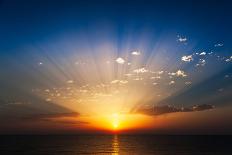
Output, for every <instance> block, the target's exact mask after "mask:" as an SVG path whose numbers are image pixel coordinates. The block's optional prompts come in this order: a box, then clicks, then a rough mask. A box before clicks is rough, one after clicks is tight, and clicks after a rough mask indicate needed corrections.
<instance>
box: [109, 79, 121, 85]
mask: <svg viewBox="0 0 232 155" xmlns="http://www.w3.org/2000/svg"><path fill="white" fill-rule="evenodd" d="M118 82H119V80H113V81H111V82H110V83H111V84H115V83H118Z"/></svg>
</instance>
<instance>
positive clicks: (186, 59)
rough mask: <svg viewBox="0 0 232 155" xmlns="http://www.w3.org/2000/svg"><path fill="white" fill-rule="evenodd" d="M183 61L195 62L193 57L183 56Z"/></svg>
mask: <svg viewBox="0 0 232 155" xmlns="http://www.w3.org/2000/svg"><path fill="white" fill-rule="evenodd" d="M181 60H182V61H185V62H190V61H193V57H192V55H187V56H182V58H181Z"/></svg>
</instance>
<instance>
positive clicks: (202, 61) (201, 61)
mask: <svg viewBox="0 0 232 155" xmlns="http://www.w3.org/2000/svg"><path fill="white" fill-rule="evenodd" d="M205 64H206V61H205V60H204V59H200V60H199V62H198V63H197V64H196V67H198V66H205Z"/></svg>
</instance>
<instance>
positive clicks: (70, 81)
mask: <svg viewBox="0 0 232 155" xmlns="http://www.w3.org/2000/svg"><path fill="white" fill-rule="evenodd" d="M66 82H67V83H69V84H71V83H74V81H73V80H68V81H66Z"/></svg>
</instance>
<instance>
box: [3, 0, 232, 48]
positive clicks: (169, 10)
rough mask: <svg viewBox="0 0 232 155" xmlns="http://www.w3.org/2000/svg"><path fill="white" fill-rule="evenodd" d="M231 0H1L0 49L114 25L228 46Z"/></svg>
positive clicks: (205, 43)
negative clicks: (171, 33)
mask: <svg viewBox="0 0 232 155" xmlns="http://www.w3.org/2000/svg"><path fill="white" fill-rule="evenodd" d="M231 6H232V5H231V3H230V2H229V1H165V0H164V1H163V0H162V1H80V2H79V1H48V2H45V1H11V0H9V1H2V2H1V3H0V8H1V9H0V23H1V25H0V26H1V27H0V28H1V29H0V34H1V38H0V39H1V40H0V41H1V53H2V52H3V51H2V50H8V49H12V48H14V47H18V46H22V45H25V44H28V43H33V42H37V41H41V40H44V39H51V38H53V37H56V36H57V35H59V34H61V35H62V34H64V33H66V34H67V33H75V32H78V31H99V29H104V26H102V25H106V24H108V25H112V26H114V27H115V28H116V30H117V32H116V33H117V35H119V36H121V37H123V35H124V34H123V32H125V31H128V30H130V31H134V32H135V33H136V32H138V31H139V30H144V29H145V28H146V29H149V30H150V31H151V32H153V33H154V32H155V33H162V32H164V31H165V32H166V31H173V30H175V31H176V32H177V33H181V34H185V35H188V36H191V37H192V38H194V39H196V38H197V40H198V41H199V42H201V44H200V45H202V46H204V45H208V44H210V43H211V42H217V41H223V42H225V44H230V41H231V34H232V33H231V31H230V28H231V27H232V21H231Z"/></svg>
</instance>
